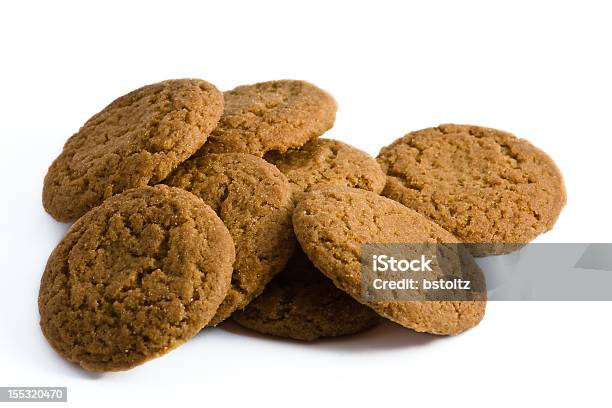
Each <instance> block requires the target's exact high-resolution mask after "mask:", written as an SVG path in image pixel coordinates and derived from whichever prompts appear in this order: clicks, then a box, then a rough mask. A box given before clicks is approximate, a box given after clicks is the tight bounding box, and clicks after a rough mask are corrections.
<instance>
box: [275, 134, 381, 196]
mask: <svg viewBox="0 0 612 408" xmlns="http://www.w3.org/2000/svg"><path fill="white" fill-rule="evenodd" d="M266 160H267V161H269V162H270V163H272V164H274V165H275V166H276V167H278V168H279V170H280V171H281V172H282V173H283V174H284V175H285V176H287V179H289V182H290V183H291V184H292V185H293V186H294V187H295V188H296V189H297V190H299V191H309V190H310V189H312V188H314V187H316V188H322V187H329V186H334V185H341V186H346V187H355V188H361V189H364V190H369V191H374V192H375V193H380V192H381V191H382V189H383V188H384V186H385V173H383V171H382V170H381V168H380V166H379V165H378V163H377V162H376V160H374V158H372V157H371V156H370V155H369V154H367V153H365V152H363V151H361V150H359V149H357V148H355V147H353V146H350V145H348V144H346V143H342V142H340V141H338V140H332V139H314V140H311V141H310V142H308V143H306V144H305V145H304V146H302V147H301V148H300V149H297V150H289V151H287V152H285V153H279V152H276V151H275V152H270V154H268V155H266Z"/></svg>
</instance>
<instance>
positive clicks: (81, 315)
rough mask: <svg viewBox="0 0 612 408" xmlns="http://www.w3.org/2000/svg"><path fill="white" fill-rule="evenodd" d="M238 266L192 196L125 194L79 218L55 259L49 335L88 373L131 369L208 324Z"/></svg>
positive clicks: (44, 283) (44, 315)
mask: <svg viewBox="0 0 612 408" xmlns="http://www.w3.org/2000/svg"><path fill="white" fill-rule="evenodd" d="M233 261H234V244H233V242H232V238H231V236H230V234H229V232H228V230H227V228H226V227H225V226H224V225H223V223H222V222H221V220H220V219H219V217H217V215H216V214H215V213H214V211H213V210H212V209H211V208H210V207H208V206H207V205H206V204H204V203H203V202H202V200H200V199H199V198H197V197H196V196H194V195H193V194H191V193H188V192H187V191H184V190H181V189H178V188H170V187H167V186H156V187H141V188H137V189H132V190H128V191H125V192H123V193H121V194H119V195H116V196H114V197H111V198H109V199H108V200H106V201H104V202H103V203H102V204H101V205H100V206H98V207H96V208H94V209H92V210H91V211H89V212H88V213H87V214H85V215H84V216H83V217H81V218H79V219H78V220H77V222H76V223H74V225H72V227H71V228H70V229H69V230H68V233H67V234H66V236H65V237H64V239H63V240H62V241H61V242H60V243H59V245H58V246H57V247H56V248H55V250H54V251H53V252H52V254H51V256H50V257H49V260H48V262H47V266H46V268H45V272H44V274H43V277H42V280H41V284H40V292H39V297H38V306H39V311H40V325H41V328H42V331H43V333H44V335H45V337H46V338H47V340H48V341H49V343H50V344H51V346H53V348H54V349H55V350H56V351H57V352H58V353H59V354H60V355H62V356H63V357H65V358H66V359H68V360H69V361H71V362H74V363H78V364H80V365H81V366H82V367H83V368H85V369H87V370H93V371H117V370H125V369H128V368H131V367H134V366H136V365H138V364H141V363H143V362H145V361H147V360H150V359H152V358H155V357H159V356H161V355H162V354H165V353H167V352H168V351H170V350H172V349H174V348H175V347H177V346H179V345H181V344H182V343H184V342H185V341H187V340H188V339H190V338H191V337H192V336H194V335H195V334H196V333H198V331H199V330H200V329H201V328H202V327H204V326H205V325H206V324H207V323H208V322H209V321H210V319H211V318H212V317H213V315H214V314H215V312H216V310H217V308H218V306H219V304H220V303H221V301H222V300H223V298H224V297H225V295H226V293H227V291H228V289H229V286H230V280H231V274H232V263H233Z"/></svg>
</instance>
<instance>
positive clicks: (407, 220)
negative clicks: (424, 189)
mask: <svg viewBox="0 0 612 408" xmlns="http://www.w3.org/2000/svg"><path fill="white" fill-rule="evenodd" d="M293 226H294V230H295V233H296V236H297V239H298V241H299V243H300V245H301V247H302V248H303V250H304V252H305V253H306V254H307V255H308V258H309V259H310V260H311V261H312V263H313V264H314V265H315V266H316V267H317V269H319V270H320V271H321V272H323V273H324V274H325V275H326V276H327V277H328V278H330V279H331V280H332V282H333V283H334V285H336V287H338V288H339V289H341V290H343V291H344V292H346V293H348V294H349V295H350V296H351V297H353V298H354V299H356V300H357V301H359V302H361V303H363V304H365V305H367V306H369V307H370V308H372V309H373V310H374V311H376V312H377V313H378V314H380V315H381V316H383V317H385V318H387V319H389V320H392V321H394V322H396V323H398V324H400V325H402V326H405V327H408V328H411V329H414V330H416V331H422V332H428V333H433V334H441V335H449V334H457V333H460V332H462V331H464V330H467V329H469V328H471V327H473V326H475V325H477V324H478V323H479V322H480V320H481V319H482V318H483V316H484V312H485V305H486V301H485V300H484V299H482V300H441V301H440V300H426V301H374V300H371V299H366V298H364V297H363V295H362V290H361V289H362V288H361V284H362V282H361V245H362V244H385V243H393V244H401V243H407V244H411V243H412V244H428V243H432V244H443V243H446V244H457V243H458V241H457V239H456V238H455V237H454V236H453V235H452V234H450V233H449V232H448V231H446V230H444V229H442V228H441V227H439V226H438V225H436V224H434V223H433V222H431V221H429V220H428V219H427V218H425V217H424V216H422V215H420V214H418V213H417V212H415V211H413V210H411V209H409V208H407V207H405V206H403V205H402V204H400V203H398V202H395V201H393V200H390V199H388V198H385V197H381V196H379V195H377V194H375V193H372V192H370V191H365V190H359V189H353V188H345V187H334V188H329V189H324V190H314V191H312V192H309V193H302V195H301V196H300V198H299V200H298V203H297V206H296V208H295V211H294V213H293ZM468 256H469V255H468ZM469 259H470V260H472V259H471V257H470V258H469ZM472 261H473V260H472ZM466 273H469V274H470V279H472V280H473V284H474V287H484V276H483V274H482V271H480V269H478V267H477V266H476V265H475V264H473V265H472V266H471V268H470V270H469V272H466ZM480 293H482V291H481V292H480ZM485 293H486V292H485Z"/></svg>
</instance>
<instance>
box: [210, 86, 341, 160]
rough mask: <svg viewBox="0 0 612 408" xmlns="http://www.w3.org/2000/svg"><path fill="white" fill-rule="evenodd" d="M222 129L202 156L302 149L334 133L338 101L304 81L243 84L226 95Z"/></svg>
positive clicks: (217, 130)
mask: <svg viewBox="0 0 612 408" xmlns="http://www.w3.org/2000/svg"><path fill="white" fill-rule="evenodd" d="M224 98H225V111H224V113H223V116H222V117H221V120H220V121H219V126H217V128H216V129H215V130H214V131H213V133H212V134H211V135H210V138H209V139H208V141H207V142H206V144H205V145H204V146H203V147H202V149H201V150H200V152H199V153H198V155H204V154H207V153H232V152H234V153H250V154H253V155H256V156H260V157H261V156H263V155H264V154H265V153H266V152H268V151H271V150H276V151H279V152H285V151H287V150H288V149H292V148H297V147H300V146H302V145H304V144H305V143H306V142H308V141H309V140H311V139H314V138H315V137H318V136H320V135H322V134H323V133H325V132H326V131H327V130H328V129H330V128H331V127H332V126H333V124H334V120H335V117H336V108H337V107H336V101H335V100H334V98H333V97H332V96H331V95H329V94H328V93H327V92H325V91H323V90H322V89H319V88H317V87H316V86H314V85H312V84H310V83H308V82H305V81H293V80H282V81H269V82H260V83H257V84H254V85H243V86H239V87H237V88H234V89H233V90H231V91H227V92H225V93H224Z"/></svg>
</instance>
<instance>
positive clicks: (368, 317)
mask: <svg viewBox="0 0 612 408" xmlns="http://www.w3.org/2000/svg"><path fill="white" fill-rule="evenodd" d="M232 320H234V321H235V322H237V323H238V324H240V325H241V326H243V327H246V328H248V329H251V330H254V331H257V332H259V333H264V334H271V335H274V336H279V337H288V338H292V339H296V340H304V341H313V340H316V339H318V338H320V337H332V336H344V335H348V334H354V333H358V332H360V331H363V330H366V329H369V328H371V327H373V326H375V325H376V324H377V323H379V322H380V317H379V316H378V315H377V314H376V313H375V312H374V311H373V310H371V309H370V308H368V307H367V306H364V305H362V304H361V303H359V302H357V301H355V300H354V299H353V298H351V297H350V296H349V295H347V294H346V293H344V292H342V291H341V290H340V289H338V288H336V287H335V286H334V284H333V283H332V282H331V281H330V280H329V279H328V278H327V277H325V276H324V275H323V274H322V273H321V272H320V271H319V270H317V269H316V268H315V267H314V265H313V264H312V262H310V260H309V259H308V258H307V257H306V254H304V252H302V251H301V250H300V249H296V251H295V253H294V254H293V256H292V257H291V259H290V260H289V262H288V263H287V266H286V267H285V268H284V269H283V271H282V272H280V273H279V274H278V275H276V276H275V277H274V279H272V281H271V282H270V283H269V284H268V285H267V286H266V289H265V290H264V292H263V293H262V294H261V295H259V297H257V298H256V299H255V300H253V301H252V302H251V303H250V304H249V305H248V306H247V307H246V309H244V310H243V311H239V312H236V313H234V314H233V315H232Z"/></svg>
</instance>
